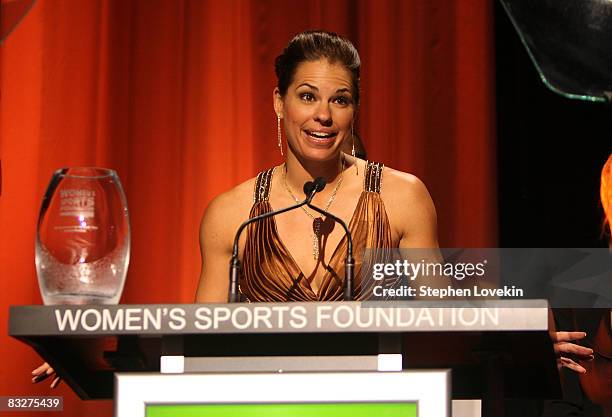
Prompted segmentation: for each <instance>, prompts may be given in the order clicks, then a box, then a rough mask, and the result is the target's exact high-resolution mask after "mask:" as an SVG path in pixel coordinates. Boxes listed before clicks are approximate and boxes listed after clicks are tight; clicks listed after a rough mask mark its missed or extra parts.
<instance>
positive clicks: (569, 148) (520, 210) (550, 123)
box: [495, 1, 612, 248]
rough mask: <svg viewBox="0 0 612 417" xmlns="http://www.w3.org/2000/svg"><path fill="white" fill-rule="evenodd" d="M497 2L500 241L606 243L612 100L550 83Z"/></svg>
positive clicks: (518, 244) (507, 244)
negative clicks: (581, 95) (565, 92)
mask: <svg viewBox="0 0 612 417" xmlns="http://www.w3.org/2000/svg"><path fill="white" fill-rule="evenodd" d="M495 6H496V7H495V57H496V63H497V66H496V93H497V101H496V103H497V149H498V173H499V174H498V175H499V183H498V190H499V194H498V198H499V242H500V246H501V247H543V248H546V247H551V248H556V247H585V248H589V247H606V246H607V239H605V238H603V237H602V233H601V232H602V224H603V210H602V208H601V204H600V202H599V180H600V174H601V169H602V167H603V165H604V163H605V162H606V159H607V158H608V156H609V155H610V152H612V106H611V105H610V104H601V103H591V102H584V101H577V100H570V99H567V98H565V97H562V96H560V95H558V94H556V93H553V92H552V91H551V90H549V89H548V88H547V87H546V86H545V85H544V83H543V82H542V81H541V79H540V77H539V75H538V72H537V71H536V68H535V66H534V65H533V63H532V62H531V60H530V58H529V56H528V54H527V52H526V50H525V47H524V46H523V44H522V43H521V42H520V39H519V37H518V35H517V33H516V32H515V30H514V28H513V27H512V24H511V22H510V19H509V18H508V16H507V15H506V13H505V12H504V10H503V8H502V6H501V5H500V3H499V2H497V1H496V2H495ZM543 24H545V23H543Z"/></svg>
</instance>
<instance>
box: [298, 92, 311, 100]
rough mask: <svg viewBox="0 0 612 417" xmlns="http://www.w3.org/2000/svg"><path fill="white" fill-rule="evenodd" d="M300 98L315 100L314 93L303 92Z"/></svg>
mask: <svg viewBox="0 0 612 417" xmlns="http://www.w3.org/2000/svg"><path fill="white" fill-rule="evenodd" d="M300 98H301V99H302V100H304V101H313V100H314V95H312V94H311V93H302V94H300Z"/></svg>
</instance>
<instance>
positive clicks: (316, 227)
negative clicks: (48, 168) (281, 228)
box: [283, 158, 344, 260]
mask: <svg viewBox="0 0 612 417" xmlns="http://www.w3.org/2000/svg"><path fill="white" fill-rule="evenodd" d="M343 178H344V158H342V168H341V169H340V178H339V179H338V182H337V183H336V186H335V187H334V190H333V191H332V193H331V196H330V197H329V200H328V201H327V204H326V205H325V208H324V209H323V211H328V210H329V207H330V206H331V205H332V203H333V202H334V199H335V198H336V193H337V192H338V190H339V189H340V184H342V179H343ZM283 182H284V183H285V188H286V189H287V192H288V193H289V195H290V196H291V198H293V199H294V200H295V202H296V203H299V202H300V200H298V198H297V197H296V196H295V195H294V194H293V192H292V191H291V188H290V187H289V184H287V163H285V171H284V173H283ZM300 208H301V209H302V211H304V213H306V215H307V216H308V217H310V218H311V219H312V230H313V235H312V256H313V258H314V259H315V260H317V259H319V255H320V253H319V238H320V237H321V225H322V224H323V218H322V217H321V216H317V217H315V216H314V214H312V213H311V212H310V211H308V210H307V209H306V207H304V206H302V207H300Z"/></svg>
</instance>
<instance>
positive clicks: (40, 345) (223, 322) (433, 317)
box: [9, 300, 561, 415]
mask: <svg viewBox="0 0 612 417" xmlns="http://www.w3.org/2000/svg"><path fill="white" fill-rule="evenodd" d="M549 319H550V318H549V314H548V307H547V303H546V301H541V300H532V301H525V300H521V301H511V300H501V301H495V302H489V303H487V302H478V303H472V304H465V305H461V306H454V307H450V306H445V305H442V304H441V305H440V306H434V307H432V303H428V302H424V301H407V302H401V303H383V302H378V303H374V302H367V303H360V302H335V303H252V304H250V303H249V304H163V305H118V306H104V305H99V306H98V305H96V306H94V305H85V306H15V307H11V309H10V315H9V334H10V335H11V336H13V337H15V338H17V339H19V340H21V341H23V342H25V343H27V344H28V345H30V346H32V347H33V348H34V349H35V350H36V351H37V352H38V354H39V355H40V356H41V357H43V358H44V359H45V360H46V361H47V362H49V363H50V364H51V365H52V366H53V367H54V368H55V369H56V371H57V372H58V374H59V375H60V376H62V378H63V379H64V380H65V381H66V382H67V384H68V385H69V386H70V387H71V388H72V389H73V390H74V391H75V392H76V393H77V394H78V395H79V396H80V397H81V398H82V399H110V398H113V391H114V387H115V385H116V388H117V389H118V391H117V393H116V395H117V404H118V403H119V402H120V401H121V398H122V394H121V389H122V386H126V387H127V386H128V385H129V384H130V381H134V380H138V378H158V379H159V380H160V381H164V379H163V378H166V379H165V381H168V378H170V377H172V378H177V377H178V376H184V377H191V378H196V377H198V376H199V377H201V378H204V379H206V376H207V374H208V375H209V376H210V375H212V374H215V375H220V374H225V375H233V374H235V375H238V374H241V375H247V374H251V375H252V377H253V378H255V376H256V375H257V374H260V376H262V377H263V375H264V374H268V375H274V374H279V373H283V374H284V376H283V378H284V377H286V376H287V375H297V374H301V373H305V372H317V373H323V372H327V373H330V374H333V375H336V376H333V377H331V378H332V379H333V378H339V380H341V379H342V375H344V376H346V375H348V374H349V373H352V374H354V375H356V376H355V378H357V379H358V375H361V374H363V375H370V377H372V378H377V377H376V376H375V375H383V374H384V375H391V374H392V373H393V372H396V373H398V375H399V374H402V373H403V372H400V371H402V370H406V369H410V370H412V371H413V372H417V373H418V372H421V373H422V374H421V376H423V375H424V374H425V372H431V370H441V371H440V372H441V374H440V375H442V374H444V375H447V377H448V385H449V386H450V388H449V389H448V393H447V394H446V395H447V397H450V396H452V398H454V399H473V398H481V399H482V400H483V415H501V414H500V410H501V413H503V410H502V409H501V407H502V402H503V399H504V398H558V397H559V396H560V393H561V389H560V383H559V373H558V370H557V367H556V358H555V354H554V351H553V346H552V342H551V340H550V337H549V330H548V329H549ZM446 370H450V373H448V372H447V371H446ZM385 371H389V373H388V374H387V373H386V372H385ZM445 372H446V373H445ZM146 373H148V374H146ZM151 373H154V374H151ZM115 374H116V376H115ZM147 375H148V376H147ZM379 378H383V379H384V378H391V377H390V376H387V377H385V376H379ZM345 379H346V378H345ZM123 381H125V382H123ZM141 381H142V380H141ZM295 383H299V381H298V382H295ZM122 384H123V385H122ZM173 384H174V385H171V386H175V387H178V386H179V385H180V384H179V383H178V382H176V381H175V382H173ZM319 384H321V383H319ZM213 385H214V384H213ZM413 385H414V384H413ZM449 394H450V395H449ZM449 401H450V400H449V399H448V400H447V403H449ZM184 402H185V401H184ZM187 402H188V401H187ZM446 410H447V411H445V412H447V414H448V413H449V411H448V410H450V407H446ZM119 412H120V410H119V406H117V413H118V414H117V415H120V414H119Z"/></svg>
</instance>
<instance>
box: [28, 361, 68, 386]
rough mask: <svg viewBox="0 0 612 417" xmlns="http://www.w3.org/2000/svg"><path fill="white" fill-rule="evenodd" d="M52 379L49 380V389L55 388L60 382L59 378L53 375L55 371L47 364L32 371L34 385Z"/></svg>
mask: <svg viewBox="0 0 612 417" xmlns="http://www.w3.org/2000/svg"><path fill="white" fill-rule="evenodd" d="M49 377H52V379H51V388H55V387H57V386H58V385H59V383H60V381H61V380H62V379H61V378H60V377H59V376H57V375H56V374H55V370H54V369H53V368H51V365H49V364H48V363H47V362H45V363H43V364H42V365H40V366H39V367H38V368H36V369H34V370H33V371H32V383H33V384H36V383H38V382H40V381H44V380H45V379H47V378H49Z"/></svg>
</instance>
